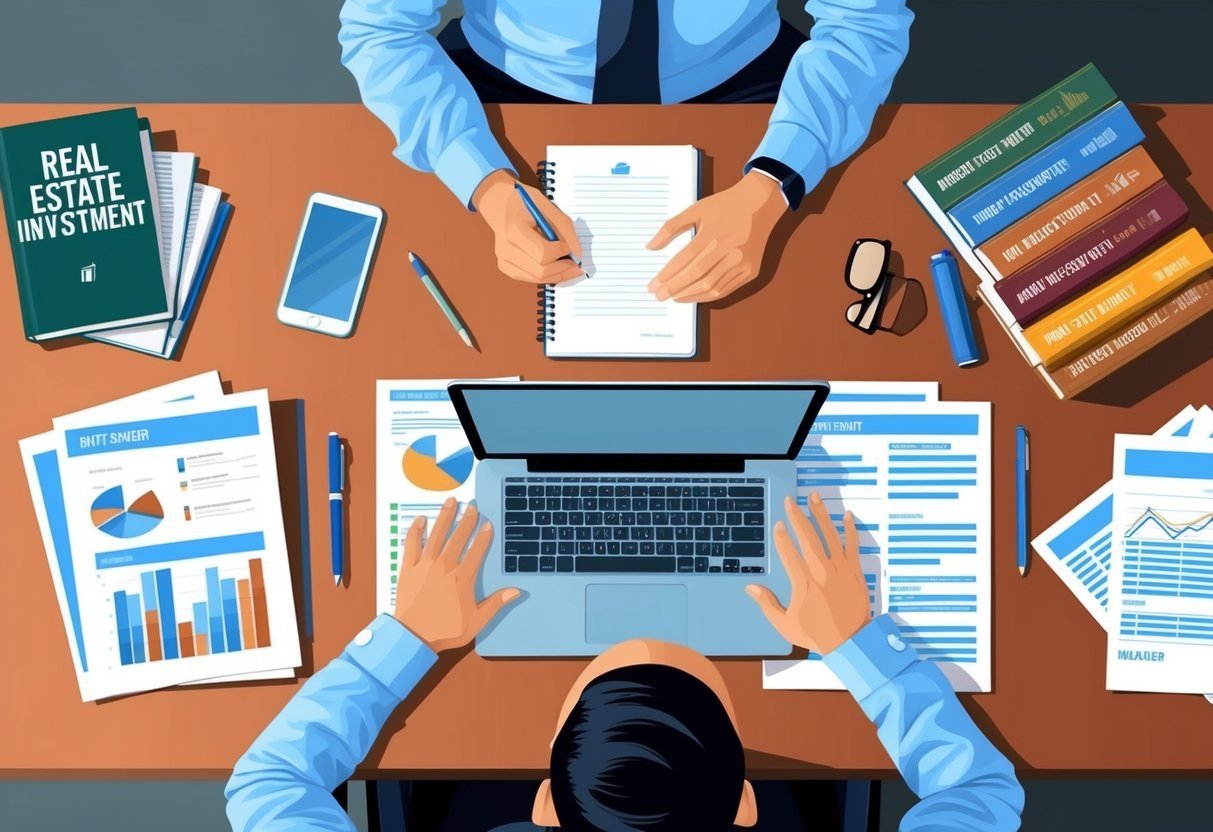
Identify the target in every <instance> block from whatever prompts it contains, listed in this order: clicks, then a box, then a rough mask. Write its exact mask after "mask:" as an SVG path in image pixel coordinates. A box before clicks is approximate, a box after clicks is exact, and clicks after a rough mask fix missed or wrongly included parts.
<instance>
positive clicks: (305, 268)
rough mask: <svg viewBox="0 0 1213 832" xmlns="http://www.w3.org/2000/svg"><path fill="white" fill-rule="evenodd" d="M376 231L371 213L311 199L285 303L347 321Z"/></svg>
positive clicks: (316, 313)
mask: <svg viewBox="0 0 1213 832" xmlns="http://www.w3.org/2000/svg"><path fill="white" fill-rule="evenodd" d="M374 233H375V217H368V216H367V215H366V214H356V213H354V212H353V211H343V210H342V209H340V208H334V207H333V206H332V205H324V204H321V203H318V202H317V203H313V204H312V210H311V213H310V214H309V215H308V220H307V225H306V226H305V227H304V229H303V239H302V240H301V241H300V243H299V254H298V256H297V257H296V258H295V270H294V271H293V272H292V273H291V276H290V286H289V288H288V289H287V291H286V300H285V301H284V302H283V305H285V306H288V307H290V308H291V309H298V310H300V311H301V312H307V313H309V314H312V315H322V316H324V317H326V318H337V319H339V320H343V321H346V320H349V318H350V315H351V313H352V311H353V308H354V301H355V300H356V295H357V293H358V283H359V280H360V279H361V278H362V266H363V264H364V263H365V262H366V254H367V250H368V249H369V248H370V247H371V246H372V245H373V244H374V242H375V240H374Z"/></svg>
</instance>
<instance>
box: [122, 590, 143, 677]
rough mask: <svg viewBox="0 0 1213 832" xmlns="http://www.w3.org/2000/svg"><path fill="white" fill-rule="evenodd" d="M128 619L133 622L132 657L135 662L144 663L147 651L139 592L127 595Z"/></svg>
mask: <svg viewBox="0 0 1213 832" xmlns="http://www.w3.org/2000/svg"><path fill="white" fill-rule="evenodd" d="M126 607H127V619H128V620H129V621H130V623H131V657H132V658H133V659H134V660H135V664H143V662H144V661H145V660H146V659H147V651H146V650H144V647H143V608H142V605H141V604H140V603H139V593H135V594H134V595H128V596H126Z"/></svg>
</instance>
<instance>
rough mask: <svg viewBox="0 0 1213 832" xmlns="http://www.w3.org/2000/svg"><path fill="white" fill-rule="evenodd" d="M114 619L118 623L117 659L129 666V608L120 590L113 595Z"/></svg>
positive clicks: (130, 660)
mask: <svg viewBox="0 0 1213 832" xmlns="http://www.w3.org/2000/svg"><path fill="white" fill-rule="evenodd" d="M114 617H115V618H116V619H117V622H118V659H119V660H120V661H121V662H122V663H123V664H131V662H132V659H131V622H130V607H129V606H128V605H127V602H126V593H125V592H123V591H122V590H118V591H117V592H115V593H114Z"/></svg>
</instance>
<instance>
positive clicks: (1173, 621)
mask: <svg viewBox="0 0 1213 832" xmlns="http://www.w3.org/2000/svg"><path fill="white" fill-rule="evenodd" d="M1211 434H1213V410H1210V409H1209V408H1208V407H1207V406H1206V407H1201V408H1200V409H1199V410H1198V409H1196V408H1195V407H1191V406H1189V407H1186V408H1184V409H1183V410H1182V411H1180V412H1179V413H1177V414H1176V415H1175V417H1174V418H1172V419H1171V420H1170V421H1168V422H1167V423H1166V424H1165V425H1163V426H1162V427H1160V428H1159V429H1158V431H1157V432H1155V433H1154V434H1153V435H1149V436H1135V435H1126V434H1120V435H1117V437H1116V442H1115V448H1114V455H1113V477H1112V480H1111V481H1110V482H1108V483H1107V484H1105V485H1104V486H1103V487H1102V488H1100V489H1099V490H1098V491H1096V492H1095V493H1094V494H1092V495H1091V496H1090V497H1088V498H1087V499H1085V500H1083V501H1082V502H1081V503H1079V505H1078V506H1076V507H1075V508H1074V509H1073V510H1072V511H1070V512H1069V513H1067V514H1066V515H1065V516H1064V517H1062V518H1061V519H1060V520H1058V521H1057V522H1056V523H1054V524H1053V525H1052V526H1051V527H1050V528H1048V529H1047V530H1045V531H1044V532H1043V533H1042V534H1041V535H1040V536H1039V537H1037V538H1036V539H1035V540H1034V541H1032V546H1033V548H1034V549H1035V551H1036V553H1037V554H1038V555H1039V556H1040V558H1041V559H1042V560H1044V562H1045V563H1047V564H1048V565H1049V566H1050V568H1052V569H1053V570H1054V571H1055V572H1056V573H1057V575H1058V576H1059V577H1060V578H1061V579H1062V582H1063V583H1064V584H1065V585H1066V587H1067V588H1068V589H1069V590H1070V591H1071V592H1073V593H1074V595H1075V597H1076V598H1078V600H1079V602H1080V603H1082V605H1083V607H1084V608H1085V609H1086V610H1087V611H1088V612H1089V613H1091V615H1092V617H1094V618H1095V620H1096V621H1097V622H1099V624H1100V626H1101V627H1103V628H1104V630H1106V631H1107V633H1108V653H1107V687H1108V689H1109V690H1133V691H1157V692H1165V693H1206V692H1208V691H1213V522H1211V518H1213V439H1211V438H1210V436H1211Z"/></svg>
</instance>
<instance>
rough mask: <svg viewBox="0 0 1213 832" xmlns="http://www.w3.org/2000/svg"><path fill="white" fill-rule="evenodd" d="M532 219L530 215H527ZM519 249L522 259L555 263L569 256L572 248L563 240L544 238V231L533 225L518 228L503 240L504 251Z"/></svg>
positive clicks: (540, 262) (528, 218)
mask: <svg viewBox="0 0 1213 832" xmlns="http://www.w3.org/2000/svg"><path fill="white" fill-rule="evenodd" d="M527 221H528V222H529V221H530V217H527ZM506 249H517V250H518V251H520V252H522V255H523V256H522V258H510V259H521V260H522V261H524V262H525V261H532V262H535V263H539V264H546V263H555V262H556V261H557V260H559V259H560V258H562V257H568V256H569V252H570V251H571V249H570V248H569V246H568V244H567V243H565V242H564V241H563V240H555V241H551V240H548V239H546V238H544V236H543V233H542V232H540V231H539V230H538V229H536V228H533V227H530V226H528V227H526V228H520V229H517V230H516V231H515V232H513V233H511V234H510V235H509V236H508V237H507V238H506V239H505V240H503V241H502V251H503V253H504V251H505V250H506Z"/></svg>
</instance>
